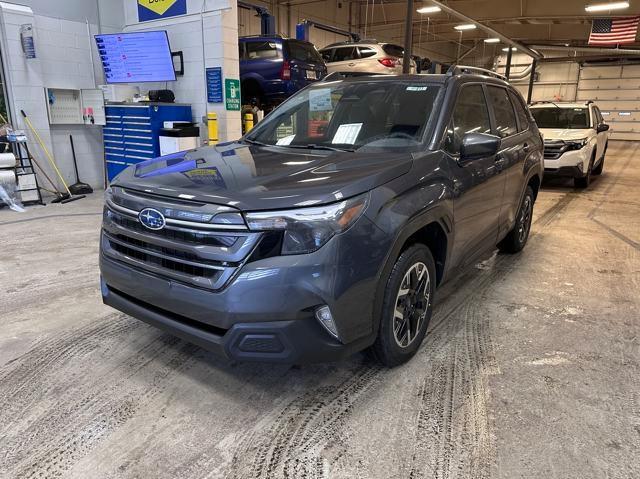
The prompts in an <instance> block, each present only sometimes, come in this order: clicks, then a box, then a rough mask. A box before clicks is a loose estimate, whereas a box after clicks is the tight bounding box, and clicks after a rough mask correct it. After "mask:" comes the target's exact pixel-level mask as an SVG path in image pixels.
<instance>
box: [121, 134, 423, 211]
mask: <svg viewBox="0 0 640 479" xmlns="http://www.w3.org/2000/svg"><path fill="white" fill-rule="evenodd" d="M411 163H412V160H411V155H410V154H409V153H407V152H404V153H395V152H389V151H385V152H373V153H372V152H366V153H365V152H362V153H360V152H355V153H353V152H333V151H322V150H298V149H291V148H283V147H270V146H269V147H263V146H253V145H251V146H249V145H244V144H241V143H227V144H219V145H216V146H212V147H209V146H208V147H203V148H199V149H196V150H191V151H188V152H182V153H176V154H172V155H168V156H163V157H160V158H156V159H154V160H149V161H143V162H141V163H138V164H137V165H134V166H131V167H129V168H127V169H126V170H124V171H123V172H122V173H121V174H120V175H118V177H117V178H116V179H115V180H114V181H113V183H112V184H113V185H116V186H122V187H125V188H130V189H133V190H139V191H145V192H147V193H152V194H158V195H163V196H169V197H175V198H182V199H189V200H194V201H200V202H203V203H215V204H222V205H227V206H232V207H235V208H238V209H240V210H243V211H256V210H272V209H282V208H292V207H301V206H312V205H318V204H323V203H331V202H334V201H338V200H340V199H342V198H348V197H350V196H354V195H357V194H360V193H364V192H366V191H369V190H371V189H373V188H375V187H377V186H380V185H382V184H384V183H387V182H388V181H391V180H392V179H394V178H397V177H398V176H401V175H403V174H405V173H407V172H408V171H409V170H410V168H411Z"/></svg>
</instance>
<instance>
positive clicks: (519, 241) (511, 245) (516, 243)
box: [498, 186, 535, 254]
mask: <svg viewBox="0 0 640 479" xmlns="http://www.w3.org/2000/svg"><path fill="white" fill-rule="evenodd" d="M534 202H535V199H534V196H533V189H532V188H531V187H530V186H527V189H526V191H525V192H524V197H523V198H522V202H521V203H520V208H519V209H518V214H517V216H516V224H515V225H514V226H513V228H512V229H511V231H509V233H507V236H505V237H504V239H503V240H502V241H501V242H500V243H498V249H499V250H500V251H502V252H503V253H509V254H515V253H519V252H520V251H522V249H523V248H524V247H525V245H526V244H527V240H528V239H529V233H530V232H531V221H532V219H533V204H534Z"/></svg>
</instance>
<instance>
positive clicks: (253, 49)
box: [245, 40, 278, 60]
mask: <svg viewBox="0 0 640 479" xmlns="http://www.w3.org/2000/svg"><path fill="white" fill-rule="evenodd" d="M245 48H246V58H247V59H248V60H258V59H263V58H277V57H278V46H277V44H276V42H272V41H265V40H261V41H251V42H246V43H245Z"/></svg>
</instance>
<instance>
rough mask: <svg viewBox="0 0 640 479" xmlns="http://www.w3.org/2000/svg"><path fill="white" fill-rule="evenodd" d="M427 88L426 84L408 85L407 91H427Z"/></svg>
mask: <svg viewBox="0 0 640 479" xmlns="http://www.w3.org/2000/svg"><path fill="white" fill-rule="evenodd" d="M428 88H429V87H426V86H408V87H407V91H427V89H428Z"/></svg>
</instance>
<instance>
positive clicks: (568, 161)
mask: <svg viewBox="0 0 640 479" xmlns="http://www.w3.org/2000/svg"><path fill="white" fill-rule="evenodd" d="M530 110H531V114H532V115H533V118H534V119H535V120H536V123H537V124H538V128H539V129H540V132H541V133H542V135H543V136H544V174H545V176H568V177H572V178H573V181H574V184H575V186H576V187H577V188H586V187H587V186H589V183H590V182H591V175H592V174H594V175H599V174H600V173H602V168H603V167H604V155H605V154H606V152H607V145H608V141H609V125H607V124H606V123H605V122H604V120H603V118H602V114H601V113H600V109H599V108H598V107H597V106H596V105H595V104H594V103H593V102H592V101H587V102H583V103H556V102H550V101H546V102H537V103H534V104H533V105H531V107H530Z"/></svg>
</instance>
